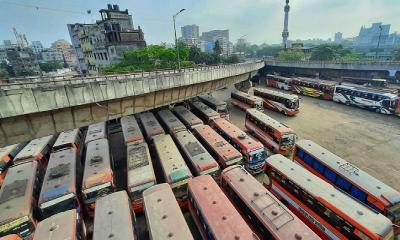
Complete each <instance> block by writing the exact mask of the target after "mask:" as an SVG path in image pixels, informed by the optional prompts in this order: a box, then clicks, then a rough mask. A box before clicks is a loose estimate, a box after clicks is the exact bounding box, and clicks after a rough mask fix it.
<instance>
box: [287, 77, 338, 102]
mask: <svg viewBox="0 0 400 240" xmlns="http://www.w3.org/2000/svg"><path fill="white" fill-rule="evenodd" d="M337 84H338V83H337V82H334V81H328V80H320V79H313V78H302V77H301V78H300V77H299V78H293V79H292V81H291V82H290V85H291V86H292V91H293V92H295V93H298V94H303V95H306V96H310V97H315V98H322V99H325V100H332V97H333V90H334V88H335V86H336V85H337Z"/></svg>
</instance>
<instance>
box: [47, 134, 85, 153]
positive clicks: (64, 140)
mask: <svg viewBox="0 0 400 240" xmlns="http://www.w3.org/2000/svg"><path fill="white" fill-rule="evenodd" d="M80 132H81V131H80V130H79V128H75V129H72V130H68V131H65V132H62V133H60V135H58V138H57V140H56V142H55V143H54V145H53V150H55V151H58V150H60V149H62V148H64V147H66V146H67V145H69V144H73V143H75V142H76V141H77V139H78V137H79V134H80Z"/></svg>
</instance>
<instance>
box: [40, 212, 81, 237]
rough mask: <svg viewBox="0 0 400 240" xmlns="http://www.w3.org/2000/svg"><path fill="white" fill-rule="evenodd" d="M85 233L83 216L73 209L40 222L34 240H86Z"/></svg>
mask: <svg viewBox="0 0 400 240" xmlns="http://www.w3.org/2000/svg"><path fill="white" fill-rule="evenodd" d="M85 232H86V231H85V225H84V222H83V220H82V218H81V215H80V214H79V212H78V211H77V210H75V209H71V210H68V211H65V212H60V213H57V214H56V215H53V216H51V217H49V218H47V219H44V220H43V221H41V222H39V224H38V225H37V227H36V230H35V235H34V237H33V240H44V239H46V240H59V239H75V240H84V239H86V235H85Z"/></svg>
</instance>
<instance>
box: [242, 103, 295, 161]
mask: <svg viewBox="0 0 400 240" xmlns="http://www.w3.org/2000/svg"><path fill="white" fill-rule="evenodd" d="M245 126H246V129H247V130H249V131H250V132H251V133H252V134H254V136H255V137H256V138H257V139H258V140H260V141H261V142H262V143H263V144H264V145H265V146H266V147H267V148H269V149H271V150H272V151H273V152H274V153H280V154H282V155H285V156H289V155H290V154H291V152H292V149H293V147H294V144H295V142H296V138H297V136H296V133H295V132H294V131H293V130H292V129H291V128H289V127H288V126H285V125H284V124H282V123H280V122H278V121H276V120H275V119H273V118H270V117H268V116H267V115H266V114H264V113H262V112H260V111H257V110H256V109H254V108H249V109H247V111H246V120H245Z"/></svg>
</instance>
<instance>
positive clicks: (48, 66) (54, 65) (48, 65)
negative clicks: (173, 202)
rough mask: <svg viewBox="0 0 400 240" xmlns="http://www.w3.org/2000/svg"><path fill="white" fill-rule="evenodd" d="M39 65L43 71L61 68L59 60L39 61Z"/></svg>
mask: <svg viewBox="0 0 400 240" xmlns="http://www.w3.org/2000/svg"><path fill="white" fill-rule="evenodd" d="M39 67H40V69H41V70H42V71H44V72H53V71H56V70H57V69H61V68H63V64H62V63H61V62H59V61H51V62H41V63H39Z"/></svg>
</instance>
